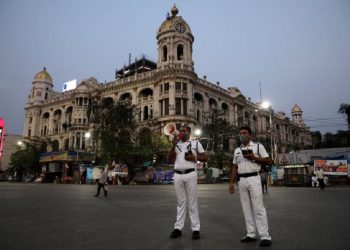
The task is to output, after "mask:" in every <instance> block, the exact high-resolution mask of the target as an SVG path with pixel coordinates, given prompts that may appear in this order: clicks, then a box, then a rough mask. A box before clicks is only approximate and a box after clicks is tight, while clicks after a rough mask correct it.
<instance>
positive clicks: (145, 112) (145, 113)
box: [143, 106, 148, 120]
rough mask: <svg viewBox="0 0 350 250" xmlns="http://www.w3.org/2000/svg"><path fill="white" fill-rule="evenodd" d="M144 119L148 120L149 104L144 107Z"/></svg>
mask: <svg viewBox="0 0 350 250" xmlns="http://www.w3.org/2000/svg"><path fill="white" fill-rule="evenodd" d="M143 120H148V106H145V107H144V108H143Z"/></svg>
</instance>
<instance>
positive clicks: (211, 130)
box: [203, 110, 238, 168]
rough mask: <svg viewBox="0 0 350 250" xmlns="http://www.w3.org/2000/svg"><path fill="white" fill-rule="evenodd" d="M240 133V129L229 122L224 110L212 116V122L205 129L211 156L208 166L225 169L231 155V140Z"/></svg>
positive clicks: (215, 111) (215, 112)
mask: <svg viewBox="0 0 350 250" xmlns="http://www.w3.org/2000/svg"><path fill="white" fill-rule="evenodd" d="M237 133H238V128H237V127H236V126H233V125H231V124H230V123H229V122H228V121H227V117H226V113H225V112H224V111H222V110H220V111H218V110H214V111H213V112H212V114H211V122H210V123H209V124H207V125H205V126H204V127H203V136H204V137H207V138H209V141H207V143H208V144H207V145H205V147H206V148H208V149H209V151H211V152H208V153H209V154H210V156H209V160H208V164H209V165H211V166H216V167H218V168H223V165H224V163H225V162H227V161H228V160H229V159H230V157H231V155H230V156H229V155H228V154H227V153H228V152H229V140H230V138H233V137H234V136H235V135H237Z"/></svg>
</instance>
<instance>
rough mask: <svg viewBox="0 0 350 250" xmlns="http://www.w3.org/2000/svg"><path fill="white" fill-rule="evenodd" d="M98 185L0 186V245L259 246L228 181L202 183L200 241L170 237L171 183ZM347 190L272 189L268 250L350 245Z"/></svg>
mask: <svg viewBox="0 0 350 250" xmlns="http://www.w3.org/2000/svg"><path fill="white" fill-rule="evenodd" d="M95 188H96V186H92V185H60V184H58V185H55V184H0V225H1V226H0V249H4V250H5V249H6V250H7V249H45V250H46V249H74V250H78V249H94V250H96V249H99V250H100V249H237V250H238V249H261V248H260V247H259V243H258V242H253V243H246V244H242V243H240V242H239V239H240V238H241V237H242V236H243V235H244V234H245V227H244V220H243V214H242V211H241V207H240V202H239V196H238V194H234V195H230V194H228V192H227V185H226V184H218V185H199V186H198V189H199V213H200V220H201V234H202V238H201V239H200V240H198V241H193V240H192V239H191V230H190V225H189V222H188V219H189V217H188V216H187V218H186V221H187V222H186V228H185V229H184V231H183V236H182V237H181V238H179V239H170V238H169V234H170V232H171V230H172V227H173V223H174V221H175V215H176V208H175V203H176V199H175V193H174V189H173V186H172V185H162V186H161V185H159V186H110V187H109V188H110V191H109V192H110V195H109V197H108V198H95V197H93V194H94V193H95ZM349 197H350V187H335V188H328V189H326V190H325V191H323V192H322V191H320V190H318V189H313V188H287V187H270V189H269V194H268V195H265V198H264V202H265V206H266V208H267V213H268V218H269V224H270V233H271V235H272V242H273V243H272V246H271V247H270V249H337V250H338V249H350V247H349V246H350V244H349V241H350V239H349V233H350V199H349Z"/></svg>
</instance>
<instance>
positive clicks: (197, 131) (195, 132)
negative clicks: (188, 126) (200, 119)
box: [194, 128, 202, 137]
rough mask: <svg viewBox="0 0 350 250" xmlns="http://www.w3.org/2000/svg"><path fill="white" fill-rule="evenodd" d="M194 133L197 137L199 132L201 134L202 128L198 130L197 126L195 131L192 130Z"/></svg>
mask: <svg viewBox="0 0 350 250" xmlns="http://www.w3.org/2000/svg"><path fill="white" fill-rule="evenodd" d="M194 134H195V135H196V136H197V137H200V136H201V134H202V130H200V129H199V128H197V129H196V131H194Z"/></svg>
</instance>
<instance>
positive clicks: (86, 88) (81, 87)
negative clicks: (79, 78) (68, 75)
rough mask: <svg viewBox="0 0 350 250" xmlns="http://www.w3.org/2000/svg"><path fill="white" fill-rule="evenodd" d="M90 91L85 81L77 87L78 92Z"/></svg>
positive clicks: (86, 92)
mask: <svg viewBox="0 0 350 250" xmlns="http://www.w3.org/2000/svg"><path fill="white" fill-rule="evenodd" d="M89 92H90V90H89V87H88V86H86V85H85V84H84V83H82V84H80V85H79V86H78V87H77V88H76V89H75V93H76V94H88V93H89Z"/></svg>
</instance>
